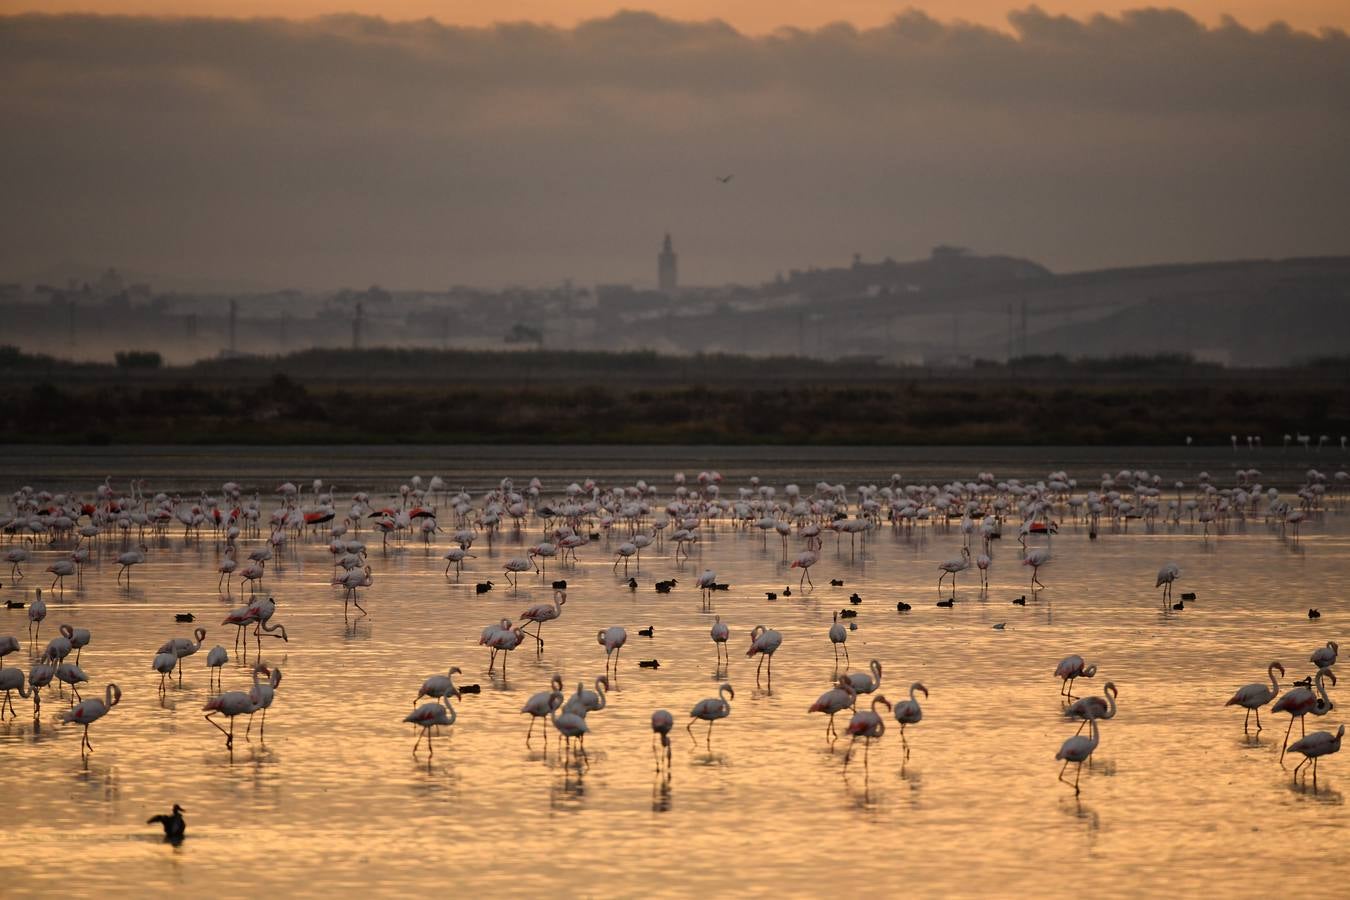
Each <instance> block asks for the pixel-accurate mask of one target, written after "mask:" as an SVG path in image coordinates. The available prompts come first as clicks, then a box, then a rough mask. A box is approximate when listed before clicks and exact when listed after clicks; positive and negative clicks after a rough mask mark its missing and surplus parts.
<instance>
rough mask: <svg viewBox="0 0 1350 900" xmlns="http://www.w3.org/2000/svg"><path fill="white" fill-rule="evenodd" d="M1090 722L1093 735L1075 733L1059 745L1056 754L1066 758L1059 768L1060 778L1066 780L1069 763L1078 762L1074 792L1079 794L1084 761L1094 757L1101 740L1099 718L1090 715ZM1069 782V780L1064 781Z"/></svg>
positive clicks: (1057, 757)
mask: <svg viewBox="0 0 1350 900" xmlns="http://www.w3.org/2000/svg"><path fill="white" fill-rule="evenodd" d="M1088 724H1089V725H1091V726H1092V736H1091V737H1083V736H1082V735H1080V734H1079V735H1074V736H1073V737H1071V738H1069V739H1068V740H1067V741H1065V742H1064V743H1063V744H1061V745H1060V747H1059V752H1058V753H1056V754H1055V759H1062V760H1064V765H1063V766H1062V767H1061V768H1060V770H1059V780H1060V781H1064V771H1065V770H1066V769H1068V768H1069V763H1078V771H1077V774H1075V775H1074V778H1073V792H1074V793H1075V794H1077V793H1078V792H1079V791H1078V779H1079V778H1082V777H1083V763H1084V762H1086V761H1087V760H1089V759H1091V758H1092V754H1093V752H1094V751H1095V750H1096V749H1097V744H1099V743H1100V742H1101V735H1100V734H1099V733H1098V731H1097V719H1096V717H1095V716H1089V717H1088ZM1064 783H1065V784H1068V782H1067V781H1065V782H1064Z"/></svg>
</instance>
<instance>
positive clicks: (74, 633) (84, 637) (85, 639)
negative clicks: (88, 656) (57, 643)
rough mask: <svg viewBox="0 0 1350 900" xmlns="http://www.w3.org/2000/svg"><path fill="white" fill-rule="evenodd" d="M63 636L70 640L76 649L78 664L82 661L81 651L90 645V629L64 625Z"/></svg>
mask: <svg viewBox="0 0 1350 900" xmlns="http://www.w3.org/2000/svg"><path fill="white" fill-rule="evenodd" d="M61 636H62V637H63V638H65V639H66V640H67V641H68V642H70V646H71V648H72V649H73V650H74V651H75V662H76V664H78V663H79V661H80V651H82V650H83V649H84V648H85V647H87V646H89V639H90V638H91V637H92V635H90V633H89V629H88V628H74V627H72V626H70V625H62V626H61Z"/></svg>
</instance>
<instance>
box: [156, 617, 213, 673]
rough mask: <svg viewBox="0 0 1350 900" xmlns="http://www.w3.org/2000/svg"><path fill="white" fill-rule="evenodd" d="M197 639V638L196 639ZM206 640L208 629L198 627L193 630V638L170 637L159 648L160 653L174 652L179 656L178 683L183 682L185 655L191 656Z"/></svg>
mask: <svg viewBox="0 0 1350 900" xmlns="http://www.w3.org/2000/svg"><path fill="white" fill-rule="evenodd" d="M194 639H195V640H194ZM204 640H206V629H205V628H197V629H195V630H193V632H192V638H181V637H180V638H170V639H169V640H167V641H165V642H164V644H163V645H162V646H161V647H160V648H159V650H158V651H156V652H158V653H172V654H173V655H174V656H175V657H177V658H178V684H179V686H180V687H181V686H182V684H183V657H185V656H191V655H192V654H194V653H196V652H197V651H198V650H200V649H202V641H204Z"/></svg>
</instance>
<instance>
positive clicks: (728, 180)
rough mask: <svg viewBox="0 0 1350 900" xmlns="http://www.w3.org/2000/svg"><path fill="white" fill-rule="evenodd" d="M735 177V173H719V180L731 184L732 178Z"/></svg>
mask: <svg viewBox="0 0 1350 900" xmlns="http://www.w3.org/2000/svg"><path fill="white" fill-rule="evenodd" d="M735 177H736V176H735V175H718V176H717V180H718V181H720V182H721V183H722V184H730V183H731V179H733V178H735Z"/></svg>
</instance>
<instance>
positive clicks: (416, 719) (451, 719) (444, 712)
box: [403, 700, 459, 758]
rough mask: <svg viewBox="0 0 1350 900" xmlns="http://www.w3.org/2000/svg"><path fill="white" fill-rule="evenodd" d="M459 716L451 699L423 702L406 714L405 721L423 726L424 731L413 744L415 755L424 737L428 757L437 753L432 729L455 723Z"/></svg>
mask: <svg viewBox="0 0 1350 900" xmlns="http://www.w3.org/2000/svg"><path fill="white" fill-rule="evenodd" d="M458 717H459V716H458V714H457V713H456V712H455V708H454V707H453V706H451V705H450V701H449V700H444V701H437V702H434V703H423V704H422V705H421V706H419V707H417V709H415V710H413V711H412V712H410V713H408V714H407V715H406V716H404V717H403V721H405V722H412V723H413V724H414V725H420V726H421V727H422V733H421V734H419V735H418V736H417V743H415V744H413V756H416V755H417V748H418V747H420V746H421V745H422V738H426V739H427V757H428V758H430V757H431V756H433V755H435V753H436V750H435V748H433V747H432V745H431V729H432V728H435V727H436V726H437V725H453V724H455V719H457V718H458Z"/></svg>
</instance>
